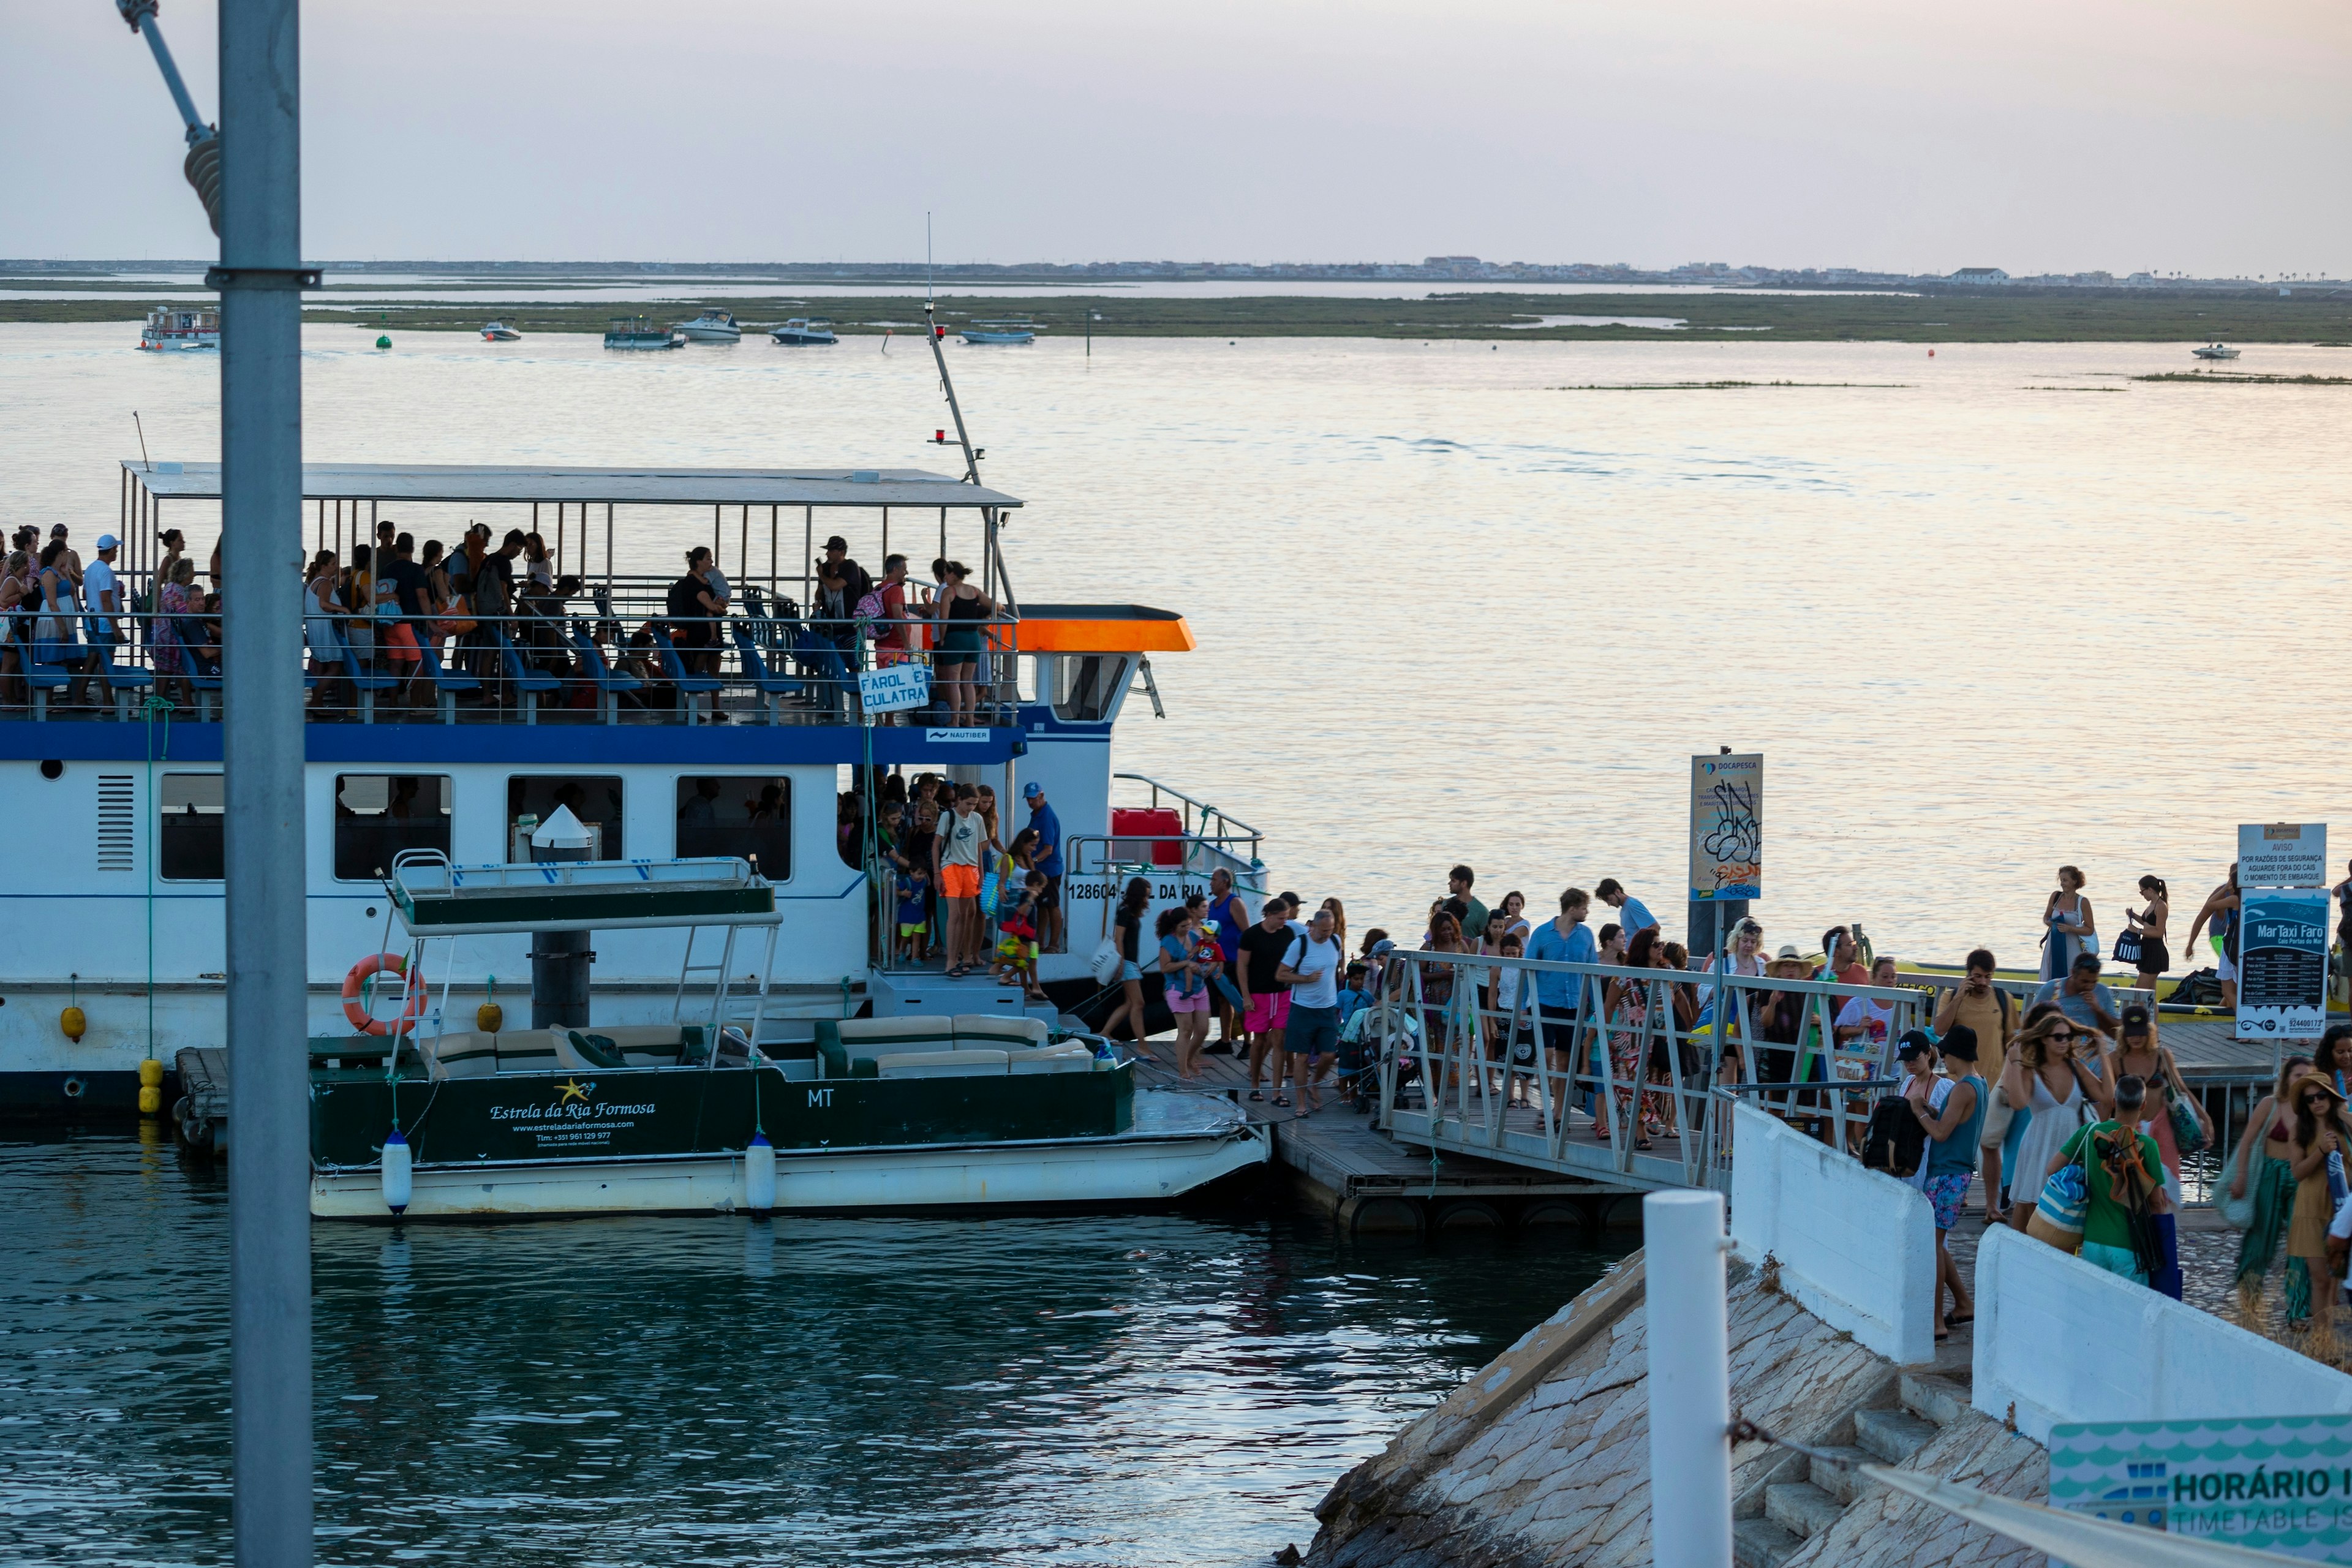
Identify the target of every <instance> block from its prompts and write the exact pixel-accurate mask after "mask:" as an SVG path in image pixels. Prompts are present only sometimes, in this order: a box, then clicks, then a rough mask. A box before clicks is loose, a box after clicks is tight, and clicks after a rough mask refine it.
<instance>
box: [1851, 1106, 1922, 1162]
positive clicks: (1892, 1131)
mask: <svg viewBox="0 0 2352 1568" xmlns="http://www.w3.org/2000/svg"><path fill="white" fill-rule="evenodd" d="M1926 1159H1927V1129H1926V1128H1925V1127H1922V1126H1920V1125H1919V1118H1918V1117H1917V1116H1916V1115H1914V1114H1913V1113H1912V1110H1911V1102H1910V1101H1909V1100H1906V1099H1904V1097H1903V1096H1901V1095H1899V1094H1890V1095H1887V1096H1886V1097H1885V1099H1883V1100H1880V1101H1879V1102H1878V1104H1877V1105H1876V1106H1874V1107H1873V1108H1872V1110H1871V1112H1870V1127H1869V1130H1868V1131H1865V1132H1864V1134H1863V1138H1862V1163H1863V1165H1864V1167H1865V1168H1866V1169H1869V1170H1873V1171H1884V1172H1885V1173H1887V1174H1888V1175H1890V1176H1900V1177H1905V1178H1908V1177H1911V1176H1915V1175H1916V1174H1918V1172H1919V1166H1920V1163H1922V1162H1923V1161H1925V1160H1926Z"/></svg>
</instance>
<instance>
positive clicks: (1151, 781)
mask: <svg viewBox="0 0 2352 1568" xmlns="http://www.w3.org/2000/svg"><path fill="white" fill-rule="evenodd" d="M1110 776H1111V778H1112V779H1113V780H1114V781H1116V780H1118V779H1125V780H1127V781H1128V782H1129V783H1130V784H1143V785H1145V786H1147V787H1148V788H1149V789H1150V791H1151V806H1150V809H1152V810H1158V809H1159V807H1160V796H1161V795H1166V796H1167V797H1168V798H1169V799H1170V800H1172V801H1175V802H1176V803H1177V804H1178V805H1181V806H1182V807H1183V812H1184V814H1183V823H1184V831H1185V832H1186V833H1187V834H1193V835H1198V836H1200V837H1204V838H1211V839H1215V840H1218V841H1220V842H1223V841H1230V840H1234V839H1242V838H1246V839H1248V840H1249V842H1250V845H1251V850H1250V858H1251V859H1252V860H1255V859H1256V858H1257V848H1256V847H1257V845H1258V844H1260V843H1261V842H1262V841H1263V840H1264V839H1265V835H1264V834H1263V833H1260V832H1259V831H1258V830H1257V829H1256V828H1255V827H1252V826H1250V825H1249V824H1248V823H1246V822H1244V821H1243V820H1242V819H1241V818H1240V817H1238V816H1234V815H1233V813H1231V812H1229V811H1226V810H1224V809H1223V807H1221V806H1214V805H1210V804H1209V803H1208V802H1207V801H1204V800H1195V799H1194V798H1193V797H1192V796H1191V795H1186V794H1185V793H1184V792H1183V791H1182V790H1181V789H1178V788H1177V787H1176V786H1175V785H1173V784H1161V783H1160V781H1159V780H1158V779H1155V778H1153V777H1151V776H1150V774H1149V773H1113V774H1111V775H1110ZM1113 804H1114V805H1115V804H1117V803H1115V802H1114V803H1113ZM1196 818H1197V820H1196ZM1121 837H1127V836H1125V835H1122V836H1121Z"/></svg>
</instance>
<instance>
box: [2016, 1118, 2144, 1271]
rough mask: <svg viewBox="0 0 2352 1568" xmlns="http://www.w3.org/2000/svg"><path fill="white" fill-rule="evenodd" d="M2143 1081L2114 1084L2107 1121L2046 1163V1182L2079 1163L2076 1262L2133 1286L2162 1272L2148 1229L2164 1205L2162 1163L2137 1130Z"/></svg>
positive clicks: (2068, 1143) (2071, 1141)
mask: <svg viewBox="0 0 2352 1568" xmlns="http://www.w3.org/2000/svg"><path fill="white" fill-rule="evenodd" d="M2146 1103H2147V1079H2143V1078H2140V1077H2139V1076H2137V1074H2131V1073H2126V1075H2125V1076H2124V1077H2123V1078H2121V1079H2118V1080H2116V1099H2115V1104H2116V1114H2115V1120H2114V1121H2095V1122H2093V1123H2092V1124H2091V1125H2090V1126H2088V1127H2085V1128H2083V1129H2081V1130H2080V1131H2077V1132H2076V1133H2075V1134H2074V1136H2073V1137H2072V1138H2069V1139H2067V1140H2066V1143H2065V1147H2063V1148H2062V1149H2061V1150H2059V1151H2058V1152H2057V1154H2055V1155H2054V1156H2053V1157H2052V1159H2051V1162H2050V1166H2049V1169H2048V1170H2046V1171H2044V1172H2043V1173H2042V1175H2043V1177H2044V1178H2045V1179H2046V1178H2048V1177H2050V1176H2054V1175H2056V1174H2057V1173H2059V1172H2060V1171H2063V1170H2064V1169H2065V1168H2066V1167H2067V1166H2068V1165H2071V1164H2073V1163H2074V1162H2075V1161H2077V1160H2080V1161H2082V1163H2083V1173H2084V1176H2085V1178H2087V1180H2086V1185H2087V1186H2088V1188H2089V1190H2090V1198H2091V1201H2090V1205H2089V1207H2088V1209H2087V1210H2086V1211H2085V1213H2084V1218H2083V1251H2082V1258H2083V1261H2084V1262H2085V1263H2092V1264H2096V1265H2097V1266H2098V1267H2099V1268H2104V1269H2105V1270H2106V1271H2107V1272H2108V1273H2110V1274H2120V1275H2122V1276H2123V1277H2124V1278H2125V1279H2129V1280H2131V1281H2132V1282H2133V1283H2134V1284H2136V1285H2146V1284H2147V1283H2148V1277H2149V1276H2150V1275H2151V1274H2153V1273H2154V1272H2155V1271H2156V1270H2157V1269H2158V1268H2160V1267H2162V1258H2161V1256H2160V1252H2159V1249H2158V1242H2157V1239H2156V1236H2155V1231H2154V1227H2153V1226H2149V1225H2148V1224H2147V1220H2148V1219H2149V1218H2151V1217H2153V1216H2154V1215H2156V1214H2158V1213H2159V1212H2161V1209H2162V1205H2164V1203H2165V1196H2164V1163H2163V1159H2162V1157H2161V1156H2160V1155H2159V1154H2158V1152H2157V1147H2156V1140H2155V1139H2153V1138H2151V1137H2149V1136H2148V1135H2147V1133H2145V1132H2142V1131H2140V1130H2139V1123H2140V1111H2141V1108H2142V1107H2143V1106H2145V1105H2146Z"/></svg>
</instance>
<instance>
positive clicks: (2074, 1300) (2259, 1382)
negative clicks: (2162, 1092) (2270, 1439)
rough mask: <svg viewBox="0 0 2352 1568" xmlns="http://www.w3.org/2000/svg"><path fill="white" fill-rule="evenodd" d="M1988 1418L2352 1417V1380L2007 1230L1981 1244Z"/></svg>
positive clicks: (2028, 1427)
mask: <svg viewBox="0 0 2352 1568" xmlns="http://www.w3.org/2000/svg"><path fill="white" fill-rule="evenodd" d="M1976 1296H1977V1324H1976V1359H1975V1373H1974V1386H1973V1389H1972V1391H1971V1394H1970V1396H1969V1397H1970V1399H1971V1401H1972V1402H1973V1403H1974V1404H1975V1405H1976V1407H1977V1408H1978V1409H1979V1410H1981V1411H1983V1412H1984V1413H1985V1414H1986V1415H1990V1416H1993V1417H1995V1418H1996V1419H2002V1418H2006V1417H2008V1415H2010V1413H2011V1408H2012V1407H2014V1409H2015V1412H2016V1420H2017V1429H2018V1430H2019V1431H2021V1432H2022V1433H2024V1434H2025V1435H2026V1436H2029V1437H2032V1439H2033V1440H2034V1441H2035V1442H2037V1443H2043V1444H2046V1443H2048V1442H2049V1440H2050V1428H2051V1427H2052V1426H2054V1425H2056V1424H2057V1423H2059V1422H2061V1421H2179V1420H2189V1419H2195V1418H2198V1417H2201V1416H2228V1415H2334V1414H2341V1413H2344V1412H2352V1377H2347V1376H2345V1375H2344V1374H2343V1373H2340V1372H2336V1371H2334V1370H2333V1369H2331V1368H2329V1367H2326V1366H2323V1365H2321V1364H2320V1363H2317V1362H2315V1361H2313V1360H2312V1359H2311V1358H2310V1357H2308V1356H2305V1355H2304V1354H2302V1353H2301V1352H2297V1351H2294V1350H2290V1349H2288V1348H2287V1347H2286V1346H2284V1345H2281V1344H2273V1343H2272V1342H2270V1341H2269V1340H2266V1339H2263V1337H2262V1336H2261V1335H2259V1334H2252V1333H2249V1332H2247V1331H2245V1330H2243V1329H2242V1328H2239V1327H2238V1326H2237V1325H2236V1324H2234V1323H2231V1322H2227V1321H2223V1320H2222V1319H2220V1318H2217V1317H2215V1316H2214V1315H2213V1314H2212V1313H2210V1312H2206V1311H2201V1310H2199V1309H2197V1308H2195V1307H2188V1306H2183V1305H2182V1304H2181V1303H2179V1302H2178V1301H2176V1300H2172V1299H2171V1298H2170V1297H2169V1296H2164V1295H2159V1294H2158V1292H2156V1291H2154V1290H2151V1289H2147V1287H2146V1286H2144V1285H2135V1284H2133V1283H2132V1282H2131V1281H2130V1280H2128V1279H2122V1278H2120V1277H2118V1276H2116V1275H2114V1274H2110V1273H2108V1272H2107V1271H2106V1270H2105V1269H2104V1268H2096V1267H2095V1266H2093V1265H2091V1264H2088V1263H2085V1262H2084V1261H2083V1260H2082V1259H2081V1258H2074V1257H2070V1256H2068V1255H2067V1254H2065V1253H2063V1252H2061V1251H2059V1250H2058V1249H2057V1248H2056V1247H2052V1246H2050V1245H2048V1244H2047V1243H2045V1242H2040V1241H2036V1240H2034V1239H2033V1238H2032V1237H2030V1236H2025V1235H2023V1234H2021V1233H2020V1232H2018V1231H2014V1230H2011V1229H2010V1228H2009V1227H2008V1226H2000V1227H1999V1228H1997V1229H1994V1230H1990V1231H1987V1232H1986V1233H1985V1236H1984V1239H1983V1240H1982V1241H1980V1242H1979V1244H1978V1246H1977V1279H1976Z"/></svg>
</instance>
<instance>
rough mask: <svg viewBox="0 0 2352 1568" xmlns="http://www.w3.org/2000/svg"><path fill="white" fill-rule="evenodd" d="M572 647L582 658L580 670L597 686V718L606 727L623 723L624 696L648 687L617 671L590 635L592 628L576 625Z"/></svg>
mask: <svg viewBox="0 0 2352 1568" xmlns="http://www.w3.org/2000/svg"><path fill="white" fill-rule="evenodd" d="M572 647H573V648H574V649H575V650H577V651H578V653H579V655H580V668H582V669H583V670H585V671H586V672H587V674H588V679H591V680H593V681H594V682H595V683H596V717H597V719H598V720H599V721H601V722H604V723H606V724H617V723H619V722H620V721H621V693H622V692H624V691H635V690H636V689H638V688H640V687H642V686H643V685H645V682H644V681H642V680H639V679H637V678H636V677H635V676H634V675H631V674H629V673H627V672H626V671H625V670H617V669H614V668H613V667H612V665H610V664H609V663H607V662H606V661H605V658H604V649H603V648H601V647H598V646H597V645H596V639H595V638H594V637H591V636H589V635H588V628H587V627H586V626H582V625H581V624H580V623H579V622H577V621H574V622H573V623H572Z"/></svg>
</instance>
